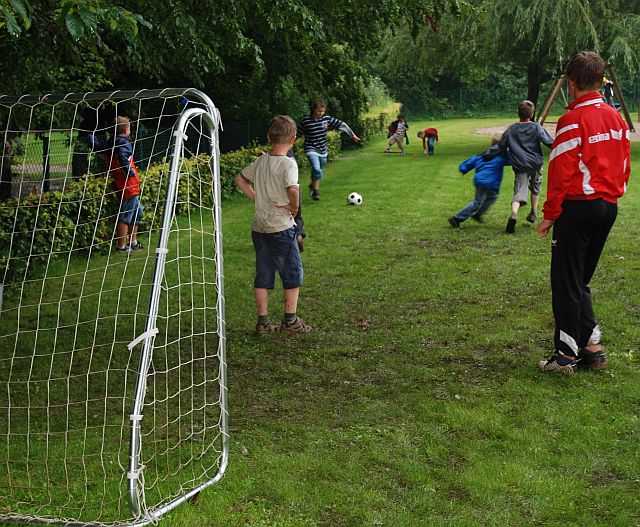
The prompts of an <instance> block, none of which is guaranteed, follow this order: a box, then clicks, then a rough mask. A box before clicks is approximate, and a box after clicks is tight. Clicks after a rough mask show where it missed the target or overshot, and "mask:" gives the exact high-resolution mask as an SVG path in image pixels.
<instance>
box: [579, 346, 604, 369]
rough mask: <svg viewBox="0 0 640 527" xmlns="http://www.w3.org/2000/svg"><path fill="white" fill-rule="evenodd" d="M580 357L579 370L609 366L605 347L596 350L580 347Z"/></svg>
mask: <svg viewBox="0 0 640 527" xmlns="http://www.w3.org/2000/svg"><path fill="white" fill-rule="evenodd" d="M578 359H579V360H578V369H579V370H606V369H607V368H608V367H609V362H608V361H607V354H606V353H605V351H604V348H602V349H601V350H600V351H596V352H593V351H589V350H588V349H585V348H580V350H579V351H578Z"/></svg>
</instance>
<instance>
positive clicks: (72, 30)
mask: <svg viewBox="0 0 640 527" xmlns="http://www.w3.org/2000/svg"><path fill="white" fill-rule="evenodd" d="M64 23H65V25H66V26H67V31H69V34H70V35H71V36H72V37H73V38H74V39H75V40H80V39H81V38H82V36H83V35H84V23H83V22H82V17H81V16H80V14H79V13H75V12H71V13H69V14H68V15H67V16H66V17H65V19H64Z"/></svg>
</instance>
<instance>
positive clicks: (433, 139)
mask: <svg viewBox="0 0 640 527" xmlns="http://www.w3.org/2000/svg"><path fill="white" fill-rule="evenodd" d="M418 137H419V138H420V139H422V151H423V152H424V153H425V154H426V156H427V157H429V156H432V155H433V152H434V150H435V145H436V143H437V142H438V129H437V128H425V129H424V130H422V131H420V132H418ZM427 148H428V149H429V151H428V152H427Z"/></svg>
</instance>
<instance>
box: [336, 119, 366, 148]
mask: <svg viewBox="0 0 640 527" xmlns="http://www.w3.org/2000/svg"><path fill="white" fill-rule="evenodd" d="M329 128H330V129H332V130H336V129H338V130H341V131H342V132H344V133H345V134H347V135H348V136H349V137H351V139H353V140H354V141H355V142H356V143H359V142H360V138H359V137H358V136H357V135H356V134H355V133H354V132H353V130H352V129H351V128H349V125H348V124H347V123H345V122H344V121H341V120H340V119H336V118H335V117H330V121H329Z"/></svg>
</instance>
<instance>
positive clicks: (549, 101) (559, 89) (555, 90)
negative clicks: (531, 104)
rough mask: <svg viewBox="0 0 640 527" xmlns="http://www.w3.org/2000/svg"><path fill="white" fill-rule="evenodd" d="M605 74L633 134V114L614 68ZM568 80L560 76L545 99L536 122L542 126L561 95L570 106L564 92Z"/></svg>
mask: <svg viewBox="0 0 640 527" xmlns="http://www.w3.org/2000/svg"><path fill="white" fill-rule="evenodd" d="M605 73H606V75H607V77H608V78H609V79H611V80H612V81H613V89H614V92H615V95H616V99H618V102H619V104H620V109H621V110H622V114H623V115H624V120H625V121H626V122H627V126H629V130H630V131H632V132H635V131H636V129H635V127H634V126H633V121H632V120H631V114H630V113H629V110H628V109H627V105H626V104H625V102H624V98H623V97H622V91H620V86H619V85H618V80H617V79H616V74H615V71H614V70H613V66H611V65H610V64H608V65H607V67H606V68H605ZM566 79H567V76H566V74H564V73H563V74H561V75H559V76H558V77H557V78H556V80H555V83H554V84H553V87H552V88H551V91H550V92H549V94H548V95H547V98H546V99H545V101H544V104H543V105H542V107H541V109H540V113H539V114H538V118H537V119H536V121H538V122H539V123H540V124H544V122H545V121H546V119H547V117H548V116H549V113H550V112H551V108H553V103H554V102H555V101H556V99H557V98H558V95H559V94H560V95H562V98H563V100H564V102H565V105H568V104H569V103H568V102H567V96H566V95H565V92H564V90H563V86H564V83H565V81H566Z"/></svg>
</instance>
